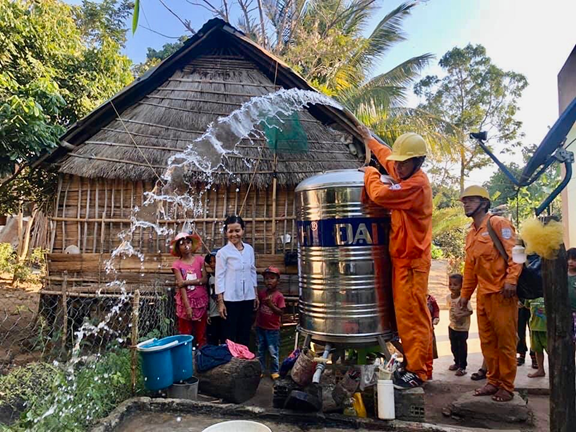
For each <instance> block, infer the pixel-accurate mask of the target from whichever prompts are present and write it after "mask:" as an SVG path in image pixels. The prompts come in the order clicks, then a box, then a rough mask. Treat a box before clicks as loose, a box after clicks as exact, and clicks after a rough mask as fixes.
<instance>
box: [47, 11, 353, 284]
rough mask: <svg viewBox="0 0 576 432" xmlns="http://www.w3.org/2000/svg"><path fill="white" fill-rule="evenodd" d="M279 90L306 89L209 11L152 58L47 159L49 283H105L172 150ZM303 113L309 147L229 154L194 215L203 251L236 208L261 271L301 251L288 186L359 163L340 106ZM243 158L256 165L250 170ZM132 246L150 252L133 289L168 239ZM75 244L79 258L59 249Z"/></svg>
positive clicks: (134, 275)
mask: <svg viewBox="0 0 576 432" xmlns="http://www.w3.org/2000/svg"><path fill="white" fill-rule="evenodd" d="M280 88H287V89H288V88H299V89H305V90H312V88H311V87H310V86H309V85H308V84H307V83H306V82H305V81H304V80H303V79H302V78H301V77H300V76H298V75H297V74H296V73H295V72H294V71H292V70H291V69H290V68H289V67H288V66H287V65H285V64H284V63H282V61H280V60H278V59H277V58H275V57H273V56H272V55H271V54H269V53H267V52H266V51H265V50H263V49H262V48H260V47H259V46H258V45H256V44H255V43H254V42H252V41H251V40H250V39H249V38H247V37H246V36H245V35H244V34H243V33H241V32H239V31H238V30H236V29H234V28H233V27H232V26H230V25H229V24H227V23H225V22H224V21H222V20H219V19H213V20H210V21H209V22H207V23H206V24H205V25H204V27H202V29H201V30H200V31H199V32H198V33H197V34H196V35H194V36H193V37H191V38H190V39H189V40H187V41H186V43H185V44H184V46H183V47H182V48H181V49H179V50H178V51H177V52H176V53H174V54H173V55H172V56H170V57H169V58H168V59H166V60H165V61H163V62H162V63H161V64H160V65H159V66H157V67H156V68H154V69H153V70H151V71H149V72H148V73H147V74H146V75H145V76H143V77H141V78H139V79H137V80H136V81H134V83H132V84H131V85H130V86H128V87H127V88H125V89H124V90H123V91H121V92H120V93H118V94H117V95H116V96H114V97H113V98H112V99H111V100H110V101H108V102H106V103H104V104H103V105H102V106H100V107H99V108H97V109H96V110H94V111H93V112H92V113H90V114H89V115H88V116H86V117H85V118H84V119H82V120H80V121H79V122H78V123H76V124H75V125H73V126H72V127H71V128H70V129H69V130H68V132H67V133H66V134H65V135H64V136H63V137H62V142H61V146H60V147H59V148H58V149H57V150H56V151H54V152H53V153H52V155H51V156H50V157H49V158H48V159H47V163H48V164H50V165H51V166H52V167H54V168H55V169H57V171H58V172H59V173H60V181H59V185H58V193H57V196H56V197H55V201H54V204H55V205H54V208H53V211H52V214H51V215H50V217H49V221H50V222H49V223H50V228H51V230H50V232H51V235H50V238H49V245H48V248H49V250H50V252H51V255H50V260H49V276H48V286H47V289H49V290H52V291H54V290H59V289H60V287H61V284H62V281H63V279H64V277H63V275H62V272H63V271H67V272H68V275H69V276H68V281H67V283H68V284H69V285H70V284H76V286H77V289H78V290H87V289H89V288H90V287H91V286H92V287H99V288H100V287H101V283H102V282H104V281H105V280H106V278H107V276H105V275H104V272H103V270H102V269H103V265H102V263H103V262H104V261H105V259H106V258H107V257H108V254H109V253H110V252H111V251H112V250H113V249H114V248H115V247H116V246H117V245H118V244H119V241H120V240H119V239H118V237H117V234H118V232H120V231H121V230H123V229H126V228H128V227H129V226H130V215H131V209H132V208H133V207H134V206H135V205H141V204H142V202H143V199H144V198H143V194H144V192H145V191H149V190H151V189H152V188H153V187H154V184H155V182H156V180H157V178H158V176H160V175H161V174H162V173H163V172H164V170H165V169H166V167H167V160H168V159H169V157H170V156H172V155H174V154H175V153H177V152H179V151H182V150H183V149H185V148H186V147H187V146H188V145H189V144H190V143H191V142H192V141H193V140H194V139H195V138H197V137H199V136H200V135H201V134H203V133H204V132H205V131H206V129H207V127H208V125H209V124H210V123H211V122H213V121H214V120H216V119H217V118H219V117H223V116H227V115H228V114H230V113H231V112H232V111H233V110H235V109H237V108H238V107H240V105H241V104H242V103H244V102H246V101H247V100H249V99H250V98H251V97H253V96H259V95H264V94H267V93H271V92H274V91H276V90H277V89H280ZM298 120H299V123H300V124H301V126H302V129H303V130H304V131H305V134H306V138H307V142H308V152H306V153H289V152H287V153H281V152H276V153H274V152H272V151H271V150H270V149H269V148H268V146H267V144H266V140H265V139H264V138H263V137H261V136H260V137H255V139H253V140H252V141H253V142H250V141H249V140H246V141H242V142H241V143H240V145H239V146H238V149H239V150H240V151H239V154H236V155H231V156H229V157H228V158H226V160H225V162H224V165H225V166H224V167H223V169H222V171H221V172H220V173H219V175H217V177H216V181H215V183H214V185H213V186H212V189H211V190H210V191H209V192H208V193H206V194H204V195H203V200H204V204H205V206H204V213H203V215H202V216H201V217H200V218H196V219H195V220H196V228H197V230H198V232H199V233H200V235H201V236H202V237H203V239H204V242H205V248H207V249H211V248H213V247H219V246H221V245H222V244H223V243H224V240H223V237H222V234H221V231H220V227H221V222H222V220H223V219H224V217H225V216H226V215H228V214H235V213H238V212H239V211H240V210H241V209H242V216H243V217H244V219H245V220H246V222H247V233H246V240H247V241H248V242H249V243H251V244H252V245H253V246H254V247H255V250H256V252H257V254H259V256H258V267H264V266H265V265H268V264H269V263H271V262H274V263H276V264H278V265H281V267H284V255H285V254H286V253H287V252H290V251H295V247H296V230H295V203H294V188H295V186H296V185H297V184H298V183H299V182H300V181H301V180H303V179H305V178H307V177H309V176H311V175H312V174H314V173H317V172H321V171H325V170H332V169H340V168H356V167H358V166H359V158H361V157H362V152H363V146H362V145H361V144H360V140H359V139H358V138H359V137H358V136H355V134H356V132H355V130H354V128H353V126H352V122H351V121H350V119H349V118H348V117H347V116H346V114H345V113H343V112H342V111H340V110H337V109H334V108H330V107H327V106H318V105H316V106H312V107H310V108H308V109H306V110H304V111H301V112H300V113H299V114H298ZM255 144H256V145H255ZM244 159H248V160H255V159H258V163H257V165H256V164H252V166H251V167H250V168H248V167H247V165H246V163H245V162H244ZM255 165H256V166H255ZM252 167H254V168H252ZM228 171H231V172H233V173H234V175H232V176H231V175H230V174H229V172H228ZM275 178H276V181H275V180H274V179H275ZM200 187H201V185H199V188H200ZM173 210H174V212H173V213H172V217H173V218H172V219H170V220H168V221H161V223H164V224H167V225H168V226H169V227H172V228H174V229H179V228H180V227H181V226H182V224H183V222H184V221H185V220H186V219H187V218H190V217H191V215H189V214H186V213H185V212H184V211H181V212H179V211H178V209H173ZM158 218H159V217H158ZM159 219H160V218H159ZM132 244H133V245H134V247H136V248H140V250H141V251H142V252H144V253H145V254H146V255H147V258H146V262H145V266H144V269H143V270H142V269H141V267H140V264H139V262H138V261H137V260H134V261H131V260H125V261H123V262H122V263H120V264H121V265H120V268H121V272H124V273H125V274H124V275H123V277H124V278H125V279H126V280H127V281H128V282H130V281H133V282H134V283H135V284H136V283H137V284H138V285H139V286H140V287H142V286H144V285H146V283H148V282H150V283H152V281H153V280H154V281H156V282H157V277H156V275H157V274H158V272H159V271H161V272H162V271H164V270H165V268H166V267H165V266H167V265H168V264H169V262H170V259H169V258H168V257H167V256H166V255H165V254H166V252H167V251H168V250H167V244H166V239H165V238H163V237H161V236H160V237H159V236H158V235H157V234H156V232H154V231H153V230H150V229H144V228H140V229H139V230H138V231H136V232H135V233H134V236H133V241H132ZM71 246H74V247H77V248H78V249H79V251H80V254H79V255H74V256H72V255H64V252H65V251H66V249H67V248H69V247H71ZM73 249H74V248H73ZM130 263H132V264H130ZM168 268H169V266H168ZM285 270H287V271H288V273H295V271H296V269H295V267H290V266H288V268H285ZM71 274H76V276H75V277H71V276H70V275H71ZM145 274H146V275H148V276H142V275H145ZM142 278H146V279H147V282H146V283H143V279H142ZM156 282H154V283H156Z"/></svg>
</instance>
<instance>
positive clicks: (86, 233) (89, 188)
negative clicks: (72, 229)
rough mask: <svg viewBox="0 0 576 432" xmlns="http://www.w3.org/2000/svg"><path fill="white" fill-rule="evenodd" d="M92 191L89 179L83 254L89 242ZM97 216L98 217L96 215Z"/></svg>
mask: <svg viewBox="0 0 576 432" xmlns="http://www.w3.org/2000/svg"><path fill="white" fill-rule="evenodd" d="M91 190H92V182H91V181H90V179H88V195H86V214H85V216H84V217H85V221H84V239H83V241H82V252H84V253H85V252H86V243H87V240H88V217H90V192H91ZM94 216H96V215H94Z"/></svg>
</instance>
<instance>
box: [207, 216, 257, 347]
mask: <svg viewBox="0 0 576 432" xmlns="http://www.w3.org/2000/svg"><path fill="white" fill-rule="evenodd" d="M244 228H245V225H244V221H243V220H242V218H241V217H240V216H230V217H229V218H228V219H226V221H225V222H224V233H225V234H226V237H227V238H228V244H227V245H226V246H224V247H223V248H222V249H220V250H219V251H218V253H217V254H216V294H217V295H218V312H220V316H221V317H222V318H223V319H225V320H226V322H225V323H224V326H223V327H224V328H223V333H224V339H230V340H231V341H232V342H237V343H240V344H242V345H246V346H248V343H249V342H250V329H251V328H252V322H253V314H254V311H256V310H258V305H259V302H258V293H257V288H256V264H255V260H254V249H252V246H250V245H249V244H247V243H244V242H243V241H242V236H243V235H244Z"/></svg>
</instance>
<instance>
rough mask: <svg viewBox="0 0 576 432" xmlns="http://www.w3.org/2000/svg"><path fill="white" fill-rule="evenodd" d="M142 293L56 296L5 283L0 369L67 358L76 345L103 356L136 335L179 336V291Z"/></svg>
mask: <svg viewBox="0 0 576 432" xmlns="http://www.w3.org/2000/svg"><path fill="white" fill-rule="evenodd" d="M159 285H160V284H159ZM139 294H140V295H139V301H138V302H137V303H136V302H135V301H134V300H135V292H132V293H120V294H110V293H82V292H76V291H67V290H62V291H61V292H59V293H55V292H54V291H47V292H45V290H42V289H41V285H39V284H38V283H36V284H31V283H28V284H16V285H12V283H11V281H10V280H9V278H4V279H3V280H0V367H1V368H2V369H3V370H7V369H9V368H11V367H13V366H17V365H23V364H26V363H28V362H31V361H38V360H43V361H49V360H52V359H60V360H65V359H67V358H69V356H70V354H71V352H72V351H73V349H74V348H75V347H76V348H78V349H79V351H80V353H81V354H93V353H102V352H103V351H105V350H106V349H107V348H108V347H110V346H131V345H132V337H133V336H134V335H135V336H136V338H138V339H143V338H146V337H148V338H151V337H163V336H167V335H171V334H174V332H175V321H176V317H175V306H174V290H173V289H172V288H165V287H164V286H163V284H162V286H157V287H149V286H148V287H147V288H146V291H145V292H143V293H139ZM136 312H137V313H136ZM134 325H136V326H137V331H136V332H133V326H134ZM79 341H80V342H79Z"/></svg>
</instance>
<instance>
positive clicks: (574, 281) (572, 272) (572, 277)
mask: <svg viewBox="0 0 576 432" xmlns="http://www.w3.org/2000/svg"><path fill="white" fill-rule="evenodd" d="M566 257H567V258H568V299H569V300H570V309H572V322H573V325H574V326H573V330H572V340H573V341H574V342H575V343H576V248H570V249H568V250H567V251H566Z"/></svg>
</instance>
